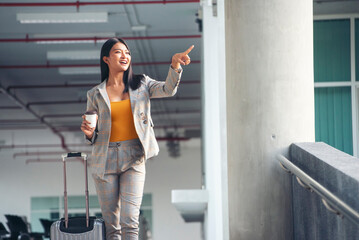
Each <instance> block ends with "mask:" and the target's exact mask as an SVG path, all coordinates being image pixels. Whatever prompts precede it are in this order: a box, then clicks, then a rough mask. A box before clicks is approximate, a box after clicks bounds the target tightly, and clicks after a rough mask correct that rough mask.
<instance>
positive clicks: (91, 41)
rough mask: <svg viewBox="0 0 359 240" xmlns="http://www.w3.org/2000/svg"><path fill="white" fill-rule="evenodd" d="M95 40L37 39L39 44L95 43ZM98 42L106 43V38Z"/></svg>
mask: <svg viewBox="0 0 359 240" xmlns="http://www.w3.org/2000/svg"><path fill="white" fill-rule="evenodd" d="M94 42H95V40H58V41H36V42H35V43H37V44H71V43H76V44H77V43H94ZM96 42H97V43H104V42H106V40H96Z"/></svg>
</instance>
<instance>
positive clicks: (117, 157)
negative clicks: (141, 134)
mask: <svg viewBox="0 0 359 240" xmlns="http://www.w3.org/2000/svg"><path fill="white" fill-rule="evenodd" d="M145 175H146V168H145V159H144V153H143V150H142V145H141V142H140V141H139V139H132V140H127V141H121V142H115V143H112V142H111V143H110V144H109V149H108V155H107V161H106V169H105V175H104V177H103V178H98V177H94V182H95V185H96V191H97V195H98V199H99V203H100V206H101V211H102V217H103V219H104V220H105V226H106V239H107V240H121V239H122V240H138V231H139V229H138V226H139V214H140V207H141V202H142V196H143V187H144V183H145Z"/></svg>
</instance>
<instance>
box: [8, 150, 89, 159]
mask: <svg viewBox="0 0 359 240" xmlns="http://www.w3.org/2000/svg"><path fill="white" fill-rule="evenodd" d="M81 152H83V153H86V154H87V155H89V154H91V152H90V151H81ZM64 153H67V152H21V153H14V154H13V155H12V157H13V159H15V158H17V157H25V156H41V155H58V156H61V155H62V154H64ZM60 159H61V158H60Z"/></svg>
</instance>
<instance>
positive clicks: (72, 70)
mask: <svg viewBox="0 0 359 240" xmlns="http://www.w3.org/2000/svg"><path fill="white" fill-rule="evenodd" d="M59 73H60V74H63V75H81V74H100V73H101V71H100V67H60V68H59Z"/></svg>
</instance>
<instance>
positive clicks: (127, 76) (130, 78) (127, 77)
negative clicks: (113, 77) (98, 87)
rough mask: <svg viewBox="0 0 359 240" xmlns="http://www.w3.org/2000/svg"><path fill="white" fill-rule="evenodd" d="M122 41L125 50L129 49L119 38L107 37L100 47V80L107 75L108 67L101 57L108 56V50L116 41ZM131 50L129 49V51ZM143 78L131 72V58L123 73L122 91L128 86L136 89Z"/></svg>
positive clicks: (104, 78)
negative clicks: (123, 86) (123, 87)
mask: <svg viewBox="0 0 359 240" xmlns="http://www.w3.org/2000/svg"><path fill="white" fill-rule="evenodd" d="M119 42H120V43H123V44H124V45H125V46H126V48H127V50H128V51H130V49H129V47H128V45H127V43H126V42H125V41H124V40H123V39H121V38H110V39H108V40H107V41H106V42H105V43H104V44H103V45H102V48H101V56H100V66H101V82H103V81H105V80H106V79H107V78H108V75H109V68H108V65H107V63H105V62H104V61H103V57H104V56H106V57H108V56H109V55H110V51H111V49H112V47H113V45H115V44H116V43H119ZM130 52H131V51H130ZM143 78H144V76H143V75H137V74H134V73H133V72H132V60H131V62H130V66H129V67H128V69H127V70H126V71H125V72H124V73H123V83H124V84H125V89H124V90H123V92H124V93H126V92H128V88H129V87H131V89H132V90H136V89H137V88H139V87H140V85H141V80H142V79H143Z"/></svg>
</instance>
